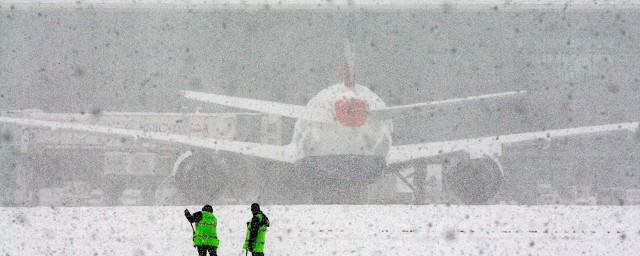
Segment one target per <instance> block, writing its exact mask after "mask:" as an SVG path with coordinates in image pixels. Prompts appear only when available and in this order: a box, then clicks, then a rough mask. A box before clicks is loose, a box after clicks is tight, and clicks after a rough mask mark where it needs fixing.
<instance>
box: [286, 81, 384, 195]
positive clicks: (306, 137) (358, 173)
mask: <svg viewBox="0 0 640 256" xmlns="http://www.w3.org/2000/svg"><path fill="white" fill-rule="evenodd" d="M385 106H386V104H385V103H384V102H383V101H382V99H381V98H380V97H379V96H378V95H376V94H375V93H374V92H372V91H371V90H369V88H367V87H364V86H361V85H355V86H354V87H353V88H349V87H346V86H344V85H343V84H336V85H333V86H330V87H328V88H326V89H324V90H322V91H320V92H319V93H318V94H317V95H316V96H314V97H313V98H311V99H310V100H309V102H308V104H307V107H309V108H313V109H323V110H326V111H327V112H328V114H329V115H331V116H333V117H334V118H335V121H336V122H313V121H308V120H304V119H298V121H297V122H296V123H295V127H294V135H293V137H292V146H293V147H294V148H295V152H296V154H297V159H298V161H297V162H296V165H298V166H299V167H300V168H302V169H303V170H301V171H302V172H306V173H307V175H309V176H311V177H312V178H314V179H315V180H342V181H348V182H356V183H370V182H373V181H375V180H376V179H377V178H378V177H380V175H381V173H382V170H383V169H384V167H385V165H386V163H385V159H386V156H387V153H388V151H389V148H390V146H391V135H392V132H393V124H392V121H391V120H390V119H386V120H375V119H372V118H371V117H370V116H369V115H368V111H369V110H374V109H378V108H383V107H385Z"/></svg>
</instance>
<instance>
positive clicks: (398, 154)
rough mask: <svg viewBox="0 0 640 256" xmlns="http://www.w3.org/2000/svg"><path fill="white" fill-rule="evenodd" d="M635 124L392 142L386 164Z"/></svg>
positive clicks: (496, 150) (497, 151) (489, 151)
mask: <svg viewBox="0 0 640 256" xmlns="http://www.w3.org/2000/svg"><path fill="white" fill-rule="evenodd" d="M638 124H639V122H627V123H616V124H606V125H597V126H585V127H577V128H567V129H557V130H548V131H538V132H526V133H517V134H509V135H501V136H487V137H481V138H472V139H461V140H452V141H440V142H429V143H421V144H410V145H401V146H393V147H391V148H390V149H389V153H388V154H387V164H395V163H400V162H405V161H410V160H414V159H420V158H427V157H433V156H437V155H441V154H446V153H451V152H460V151H464V152H467V153H469V155H470V157H471V158H480V157H483V156H487V155H488V156H499V155H501V154H502V146H503V145H505V144H511V143H517V142H525V141H535V140H552V139H555V138H562V137H567V136H577V135H589V134H597V133H604V132H614V131H629V132H636V133H637V132H638Z"/></svg>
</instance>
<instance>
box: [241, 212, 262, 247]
mask: <svg viewBox="0 0 640 256" xmlns="http://www.w3.org/2000/svg"><path fill="white" fill-rule="evenodd" d="M256 217H257V218H258V223H260V225H259V228H258V234H256V240H255V241H254V243H253V250H252V251H251V252H264V241H265V239H266V237H267V225H266V223H265V222H264V215H262V213H258V214H256ZM250 234H251V222H247V234H246V235H245V237H244V244H243V245H242V249H245V250H248V249H249V236H250Z"/></svg>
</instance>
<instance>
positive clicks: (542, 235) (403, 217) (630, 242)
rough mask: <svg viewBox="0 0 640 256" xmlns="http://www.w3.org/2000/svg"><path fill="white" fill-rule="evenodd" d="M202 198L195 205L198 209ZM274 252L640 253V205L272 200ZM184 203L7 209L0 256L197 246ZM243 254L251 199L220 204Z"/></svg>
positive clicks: (227, 244) (223, 227) (223, 233)
mask: <svg viewBox="0 0 640 256" xmlns="http://www.w3.org/2000/svg"><path fill="white" fill-rule="evenodd" d="M200 207H201V206H192V207H189V209H190V210H191V212H194V211H196V210H199V209H200ZM263 208H264V209H263V210H264V212H265V213H266V214H267V215H268V216H269V218H270V220H271V224H272V226H271V228H270V229H269V232H268V237H267V255H635V254H636V253H637V252H638V251H640V207H638V206H623V207H604V206H530V207H526V206H503V205H500V206H445V205H438V206H399V205H395V206H342V205H341V206H338V205H336V206H310V205H306V206H305V205H302V206H263ZM183 211H184V207H77V208H76V207H74V208H49V207H37V208H0V216H1V217H0V255H2V256H6V255H136V256H139V255H172V256H175V255H197V253H196V251H195V249H194V248H193V247H192V246H191V228H190V227H189V224H188V222H187V221H186V220H185V218H184V215H183ZM214 214H215V215H216V216H217V217H218V222H219V224H218V232H219V237H220V238H221V244H220V248H219V250H218V252H219V253H218V254H219V255H221V256H225V255H244V252H243V251H242V242H243V238H244V232H245V222H246V221H248V219H249V218H250V212H249V209H248V206H214Z"/></svg>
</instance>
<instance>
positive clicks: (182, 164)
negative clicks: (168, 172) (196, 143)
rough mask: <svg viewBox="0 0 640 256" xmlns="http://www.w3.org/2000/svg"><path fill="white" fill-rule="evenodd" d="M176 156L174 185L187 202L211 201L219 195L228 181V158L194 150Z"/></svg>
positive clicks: (201, 202)
mask: <svg viewBox="0 0 640 256" xmlns="http://www.w3.org/2000/svg"><path fill="white" fill-rule="evenodd" d="M183 156H186V158H185V157H180V158H178V161H176V163H175V164H176V166H175V181H176V186H177V188H178V190H179V191H180V193H182V196H183V197H184V199H186V200H187V202H188V203H195V204H203V203H211V200H212V199H215V198H217V197H219V196H220V195H221V193H222V192H223V191H224V190H225V188H226V187H227V185H228V184H229V182H228V180H229V179H228V172H229V170H230V168H231V167H230V163H229V160H228V159H227V158H226V157H225V156H224V155H222V154H212V152H198V151H196V152H194V153H192V154H187V155H183Z"/></svg>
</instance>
